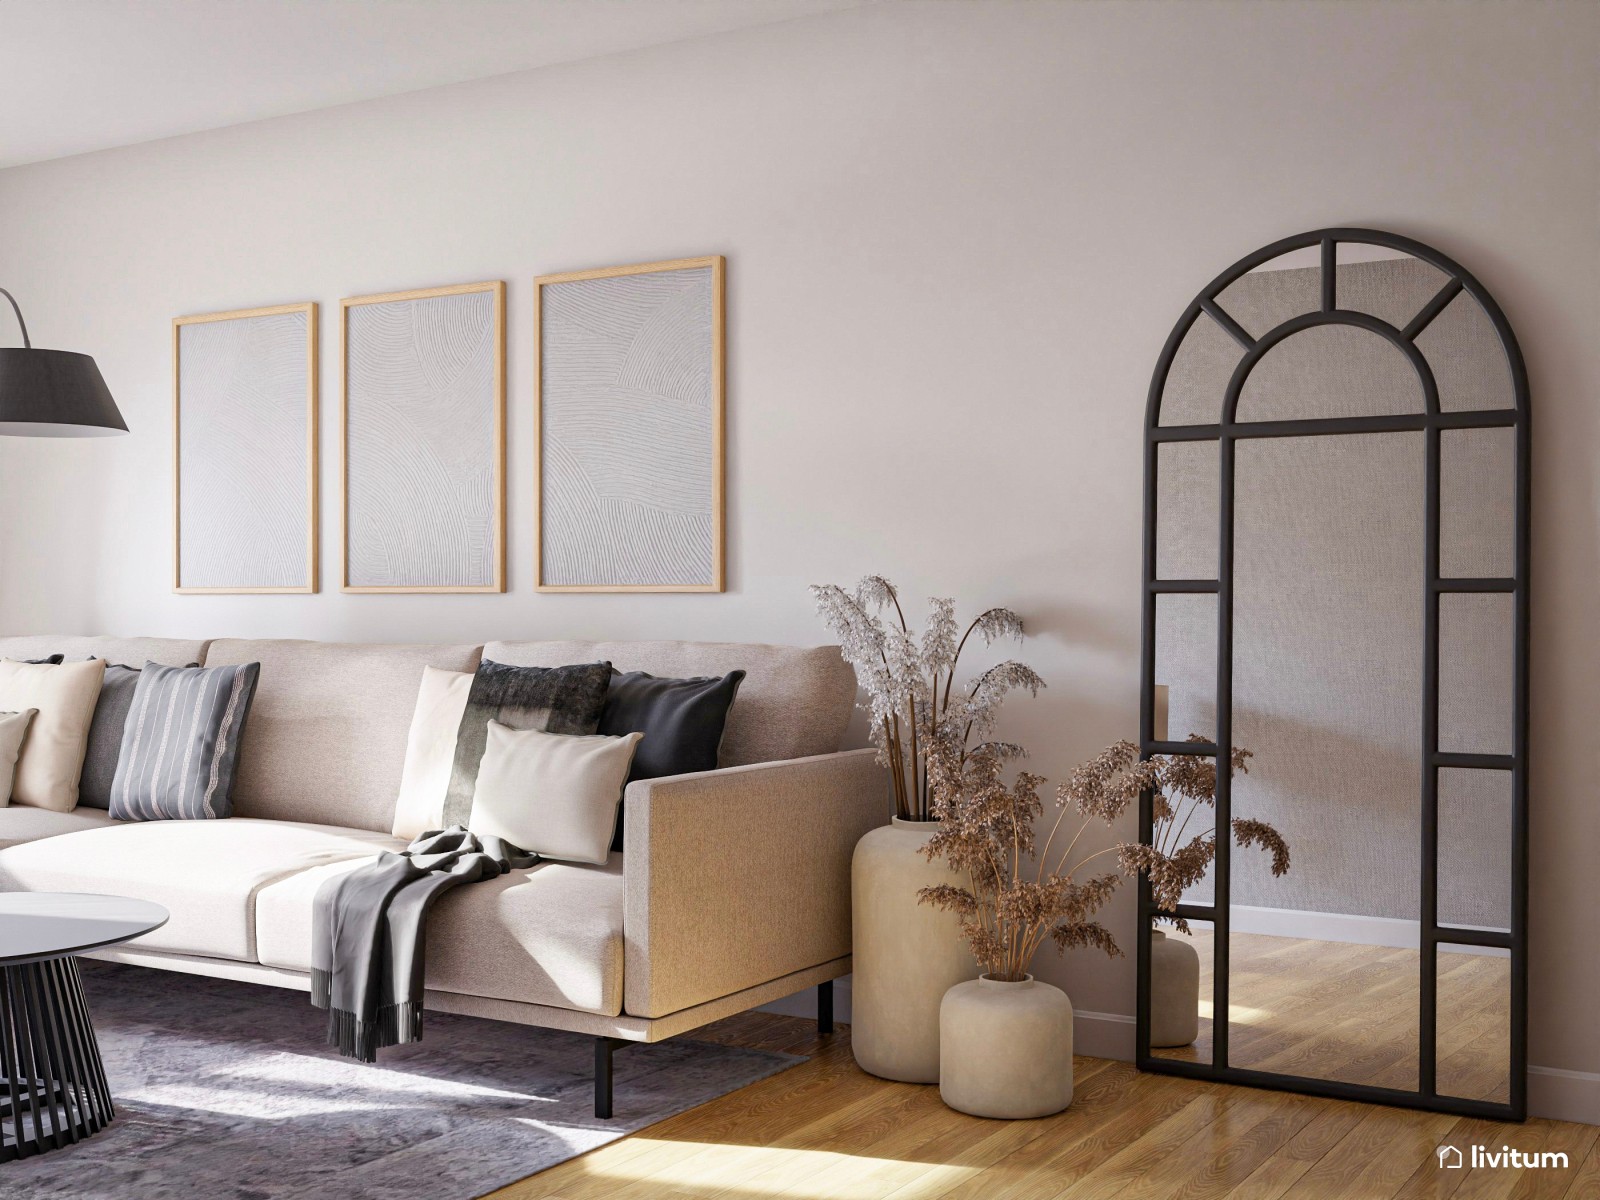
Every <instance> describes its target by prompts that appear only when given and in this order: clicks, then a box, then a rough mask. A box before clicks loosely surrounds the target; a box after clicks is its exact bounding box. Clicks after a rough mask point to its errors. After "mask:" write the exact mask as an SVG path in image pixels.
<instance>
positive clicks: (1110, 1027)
mask: <svg viewBox="0 0 1600 1200" xmlns="http://www.w3.org/2000/svg"><path fill="white" fill-rule="evenodd" d="M759 1011H761V1012H771V1013H782V1014H783V1015H784V1016H786V1017H806V1018H808V1019H811V1018H815V1017H816V1015H817V992H816V989H815V988H807V989H806V990H805V991H803V992H796V993H795V994H794V995H792V996H785V997H784V998H783V999H782V1000H774V1001H773V1002H772V1003H771V1004H763V1005H762V1006H761V1008H760V1010H759ZM833 1018H834V1020H836V1021H838V1022H839V1023H840V1024H841V1025H848V1024H849V1023H850V976H848V975H846V976H844V977H843V978H840V979H835V980H834V981H833ZM1072 1049H1073V1051H1074V1053H1077V1054H1088V1055H1091V1056H1093V1057H1095V1058H1119V1059H1122V1060H1123V1061H1125V1062H1131V1061H1132V1059H1133V1018H1132V1017H1125V1016H1123V1015H1122V1014H1121V1013H1102V1012H1079V1013H1077V1014H1075V1020H1074V1021H1073V1031H1072Z"/></svg>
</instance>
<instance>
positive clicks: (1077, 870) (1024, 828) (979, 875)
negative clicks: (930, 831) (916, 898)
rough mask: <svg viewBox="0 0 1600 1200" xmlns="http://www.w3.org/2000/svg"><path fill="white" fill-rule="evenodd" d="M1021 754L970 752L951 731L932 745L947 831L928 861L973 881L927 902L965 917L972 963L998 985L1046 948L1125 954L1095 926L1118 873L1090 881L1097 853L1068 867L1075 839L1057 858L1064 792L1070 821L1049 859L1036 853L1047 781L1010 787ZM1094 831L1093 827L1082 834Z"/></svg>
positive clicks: (981, 748)
mask: <svg viewBox="0 0 1600 1200" xmlns="http://www.w3.org/2000/svg"><path fill="white" fill-rule="evenodd" d="M1021 753H1022V751H1021V749H1020V748H1019V747H1017V746H1013V745H1009V744H1007V743H1003V742H984V743H982V744H980V745H977V746H974V747H972V748H971V749H965V748H964V741H963V740H961V739H960V738H958V737H956V736H951V735H950V734H949V733H946V734H945V735H942V736H939V735H936V736H935V737H934V738H933V739H932V740H931V741H930V742H929V743H928V745H927V763H928V782H929V793H930V795H931V797H932V809H933V813H934V815H935V816H936V817H937V818H938V819H939V822H940V825H939V830H938V832H937V833H935V834H934V835H933V837H932V838H930V839H929V842H928V845H927V848H926V849H925V851H924V853H926V854H927V855H928V857H929V858H942V859H944V860H945V861H946V862H948V863H949V864H950V866H951V867H952V868H954V869H955V870H956V871H958V872H960V873H962V874H964V875H965V876H966V877H967V881H968V882H967V886H966V887H960V886H958V885H955V884H941V885H939V886H937V887H930V888H924V889H923V890H922V894H921V899H922V901H923V903H925V904H932V905H934V906H935V907H937V908H942V909H946V910H948V911H950V912H953V913H955V914H956V915H957V917H958V918H959V919H960V922H961V931H962V933H963V934H964V935H965V936H966V939H967V943H968V945H970V946H971V947H972V953H973V957H975V958H976V959H977V960H978V963H979V965H980V966H981V967H982V968H983V970H984V972H985V974H988V975H992V976H994V977H995V978H997V979H1021V978H1022V977H1023V976H1024V975H1026V974H1027V971H1028V965H1029V964H1030V963H1031V962H1032V961H1033V957H1034V955H1035V954H1037V953H1038V951H1039V950H1040V948H1041V947H1042V946H1043V945H1044V943H1045V942H1046V941H1047V940H1048V941H1051V942H1054V943H1055V946H1056V949H1057V950H1058V951H1065V950H1068V949H1075V948H1079V947H1092V948H1095V949H1098V950H1103V951H1104V952H1105V953H1106V954H1108V955H1112V956H1117V955H1120V954H1121V953H1122V951H1121V950H1120V949H1119V948H1118V946H1117V943H1116V939H1115V938H1113V937H1112V936H1111V932H1110V930H1108V929H1106V928H1105V926H1104V925H1102V924H1100V923H1099V922H1098V921H1096V920H1095V919H1094V917H1095V914H1096V913H1098V912H1099V911H1100V909H1101V908H1102V907H1104V905H1105V903H1106V901H1108V900H1109V899H1110V898H1111V895H1112V893H1113V892H1115V891H1116V888H1117V884H1118V883H1120V882H1121V876H1119V875H1118V874H1117V873H1116V872H1115V871H1111V872H1107V873H1104V874H1101V875H1095V876H1087V877H1086V876H1084V874H1083V868H1084V866H1085V864H1086V863H1088V862H1089V860H1090V859H1093V858H1096V857H1098V855H1094V854H1091V855H1087V856H1086V857H1085V858H1083V859H1082V860H1081V861H1079V862H1077V863H1074V864H1072V865H1071V866H1070V867H1069V866H1068V865H1067V860H1068V859H1069V858H1070V856H1071V853H1072V850H1073V849H1074V848H1075V847H1076V845H1077V841H1078V837H1076V836H1075V837H1074V838H1073V839H1072V842H1071V843H1070V844H1069V845H1068V846H1067V848H1066V849H1065V850H1063V851H1062V852H1061V854H1060V855H1059V856H1057V857H1056V858H1055V859H1053V860H1052V859H1051V858H1050V853H1049V852H1050V845H1051V841H1053V839H1054V837H1055V832H1056V829H1057V828H1059V826H1060V824H1061V818H1062V817H1063V816H1065V815H1066V813H1067V812H1068V811H1069V810H1068V808H1067V807H1066V804H1065V801H1064V800H1063V799H1062V798H1061V796H1060V795H1059V794H1058V796H1057V799H1056V804H1057V806H1058V807H1060V808H1061V813H1060V814H1059V815H1058V816H1057V819H1056V822H1055V827H1054V828H1052V830H1051V833H1050V838H1049V839H1047V840H1046V842H1045V846H1044V848H1043V851H1042V852H1036V837H1035V832H1034V822H1035V821H1036V820H1037V819H1038V817H1039V816H1040V815H1041V814H1042V812H1043V810H1044V802H1043V801H1042V800H1041V799H1040V796H1039V789H1040V787H1041V786H1042V785H1043V784H1044V782H1045V780H1044V779H1043V777H1042V776H1039V775H1035V774H1033V773H1032V772H1029V771H1021V772H1018V774H1017V775H1016V777H1015V778H1014V779H1013V780H1012V781H1011V782H1010V783H1009V784H1007V783H1006V781H1005V772H1006V765H1007V763H1008V762H1010V761H1011V760H1012V759H1015V758H1018V757H1020V755H1021ZM1089 823H1090V822H1089V821H1088V820H1087V819H1085V820H1084V822H1083V823H1082V826H1081V827H1080V828H1079V831H1078V836H1081V835H1082V832H1083V829H1084V828H1087V827H1088V825H1089ZM1110 852H1111V851H1104V850H1103V851H1101V852H1100V853H1101V854H1105V853H1110Z"/></svg>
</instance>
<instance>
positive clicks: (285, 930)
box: [0, 636, 889, 1115]
mask: <svg viewBox="0 0 1600 1200" xmlns="http://www.w3.org/2000/svg"><path fill="white" fill-rule="evenodd" d="M58 652H59V653H62V654H65V655H66V656H67V658H68V659H73V658H84V657H89V656H96V657H101V658H105V659H107V660H108V661H110V662H122V663H128V664H132V665H142V664H143V663H144V662H145V661H146V660H151V661H155V662H160V663H169V664H175V665H181V664H185V663H192V662H199V663H203V664H206V665H216V664H222V663H243V662H260V663H261V679H260V684H259V686H258V689H257V693H256V699H255V703H254V706H253V708H252V709H251V713H250V717H249V722H248V724H247V726H246V730H245V735H244V741H243V745H242V747H241V751H240V760H239V773H238V777H237V779H236V782H235V786H234V816H233V817H232V818H230V819H228V820H224V821H164V822H119V821H113V820H111V819H110V817H109V816H107V815H106V814H105V813H104V812H101V811H99V810H95V809H86V808H79V809H77V810H76V811H74V812H70V813H55V812H46V811H44V810H41V809H36V808H25V807H21V806H17V805H12V806H10V807H6V808H0V890H9V891H14V890H30V891H77V892H99V893H108V894H114V895H124V896H137V897H140V898H143V899H147V900H153V901H156V902H157V903H159V904H162V905H165V906H166V907H167V908H168V909H169V910H170V911H171V914H172V918H171V920H170V921H169V922H168V923H167V924H166V925H165V926H164V927H163V928H161V929H159V930H156V931H155V932H154V933H151V934H149V935H147V936H145V937H144V938H141V939H140V940H139V941H137V942H135V943H132V944H130V945H127V946H123V947H116V948H112V949H107V950H103V951H97V952H95V953H94V957H98V958H104V959H110V960H113V961H117V962H125V963H136V964H139V965H142V966H150V967H160V968H164V969H166V970H171V971H180V972H188V973H192V974H200V975H214V976H220V977H223V978H227V979H236V980H246V981H250V982H256V983H265V984H272V985H275V986H278V987H287V988H296V989H299V990H302V991H304V990H307V989H308V986H309V985H308V971H309V967H310V940H311V907H312V898H313V897H314V895H315V894H316V890H317V888H318V887H319V886H320V885H321V884H322V883H323V882H325V881H326V880H328V879H329V878H332V877H334V876H336V875H338V874H340V873H341V872H345V871H349V870H352V869H354V868H355V867H357V866H359V865H360V864H361V863H363V862H365V861H368V860H370V858H371V857H372V856H373V855H374V854H376V853H378V852H379V851H382V850H397V849H400V848H402V847H403V845H404V843H403V842H402V841H401V840H400V839H397V838H395V837H393V836H391V835H390V832H389V831H390V828H391V823H392V819H393V810H394V804H395V797H396V794H397V792H398V788H399V783H400V774H401V767H402V763H403V760H404V756H405V746H406V735H407V730H408V728H409V724H410V720H411V712H412V707H413V703H414V701H415V698H416V693H417V685H418V683H419V681H420V680H421V677H422V669H423V667H424V666H434V667H440V668H445V669H449V670H457V671H470V670H472V669H474V668H475V667H476V666H477V664H478V662H479V660H480V659H481V658H489V659H493V660H495V661H497V662H504V663H513V664H518V665H532V666H556V665H560V664H563V663H573V662H594V661H597V660H600V659H607V660H610V661H611V662H612V663H613V665H615V666H616V667H617V669H619V670H624V671H627V670H642V671H649V672H651V673H652V674H655V675H662V676H686V675H720V674H724V673H726V672H728V671H731V670H733V669H735V668H743V669H744V670H745V671H746V672H747V673H748V674H747V677H746V679H745V682H744V684H743V686H742V687H741V689H740V692H739V697H738V700H737V701H736V703H735V704H734V707H733V709H732V711H731V713H730V716H729V721H728V727H727V731H726V735H725V737H724V740H723V752H722V759H723V766H722V768H721V769H719V770H716V771H708V772H703V773H700V774H694V775H680V776H674V777H672V778H667V779H653V780H646V781H641V782H638V783H634V784H632V785H631V786H629V788H628V789H627V793H626V795H625V797H624V810H625V822H626V832H625V849H624V852H623V853H621V854H615V853H613V854H612V855H611V856H610V861H608V862H607V863H606V865H605V866H603V867H597V866H577V865H571V864H566V863H555V862H550V863H539V864H537V865H535V866H534V867H533V868H532V869H530V870H526V871H515V872H512V873H511V874H509V875H505V876H502V877H500V878H499V879H496V880H493V881H491V882H486V883H480V884H475V885H472V886H469V887H462V888H457V889H455V890H453V891H451V892H449V893H447V894H446V895H445V896H443V897H442V898H441V899H440V901H439V903H438V906H437V908H436V909H435V911H434V912H433V914H432V916H431V917H430V919H429V922H428V942H427V955H428V959H427V962H428V965H427V986H428V993H427V1004H428V1007H429V1008H430V1009H431V1010H433V1011H440V1012H456V1013H466V1014H470V1015H473V1016H481V1017H492V1018H495V1019H498V1020H503V1021H514V1022H519V1023H522V1024H526V1025H537V1026H543V1027H547V1028H552V1029H564V1030H573V1031H577V1032H580V1033H586V1034H592V1035H594V1036H595V1037H596V1038H598V1039H599V1041H598V1042H597V1044H596V1048H597V1055H596V1105H597V1112H599V1113H600V1114H601V1115H609V1111H610V1104H609V1100H610V1054H611V1051H612V1049H614V1048H615V1047H617V1046H619V1045H623V1044H626V1043H628V1042H653V1041H658V1040H660V1039H662V1038H666V1037H671V1036H673V1035H674V1034H678V1033H682V1032H684V1031H686V1030H690V1029H694V1028H695V1027H697V1026H700V1025H704V1024H705V1023H707V1022H709V1021H714V1020H716V1019H718V1018H720V1017H724V1016H727V1015H729V1014H731V1013H735V1012H740V1011H742V1010H745V1009H748V1008H753V1007H755V1006H757V1005H760V1004H763V1003H766V1002H767V1001H770V1000H776V999H778V998H780V997H783V996H787V995H790V994H792V993H794V992H797V991H800V990H802V989H804V988H807V987H812V986H821V985H827V984H829V982H830V981H831V980H833V979H835V978H836V977H838V976H840V975H843V974H845V973H846V972H848V971H849V969H850V882H849V875H850V855H851V851H852V848H853V847H854V845H855V843H856V840H857V839H858V838H860V837H861V835H862V834H863V833H865V832H866V831H867V830H868V829H871V828H873V827H875V826H877V825H881V824H885V823H886V822H887V821H888V818H889V807H888V804H889V802H888V792H887V788H886V784H885V778H884V774H883V772H882V770H881V768H879V767H878V766H877V765H876V764H875V763H874V761H873V752H872V751H870V750H855V751H848V752H844V753H839V752H838V747H839V744H840V741H841V739H842V737H843V735H844V730H845V726H846V724H847V722H848V720H849V717H850V711H851V706H852V703H853V699H854V694H855V680H854V676H853V675H852V673H851V671H850V669H849V668H848V667H847V666H846V665H845V664H844V663H843V662H842V661H841V660H840V658H839V653H838V650H837V649H836V648H833V647H819V648H815V649H802V648H797V647H787V646H759V645H740V644H722V643H715V644H714V643H688V642H632V643H629V642H615V643H608V642H494V643H490V644H488V645H486V646H434V645H410V646H392V645H359V644H337V643H323V642H307V641H250V640H235V639H222V640H217V641H209V642H201V641H183V640H171V639H156V638H107V637H52V636H34V637H12V638H0V657H6V658H36V657H40V656H42V655H44V654H50V653H58ZM827 999H828V997H827V996H825V994H824V992H823V991H819V1005H821V1006H822V1007H821V1008H819V1012H820V1011H822V1008H825V1007H826V1005H825V1004H823V1002H824V1001H825V1000H827Z"/></svg>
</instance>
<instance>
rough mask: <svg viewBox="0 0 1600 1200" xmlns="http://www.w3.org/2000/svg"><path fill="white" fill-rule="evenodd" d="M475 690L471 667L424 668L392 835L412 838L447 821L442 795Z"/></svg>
mask: <svg viewBox="0 0 1600 1200" xmlns="http://www.w3.org/2000/svg"><path fill="white" fill-rule="evenodd" d="M471 691H472V672H471V671H441V670H440V669H439V668H438V667H423V668H422V686H421V687H420V688H418V689H417V706H416V708H414V709H413V710H412V712H411V732H410V734H409V735H408V736H407V737H406V765H405V767H404V769H403V770H402V771H401V773H400V795H399V798H398V799H397V800H396V801H395V806H394V829H393V833H394V836H395V837H397V838H405V839H406V841H408V842H409V841H411V840H412V839H413V838H417V837H420V836H421V835H422V834H423V833H426V832H427V831H428V830H430V829H438V828H440V827H441V826H442V825H443V823H444V796H445V793H446V792H447V791H449V790H450V770H451V767H452V766H453V765H454V764H455V759H456V731H457V730H458V729H460V728H461V714H462V713H463V712H465V711H466V707H467V696H468V694H469V693H470V692H471Z"/></svg>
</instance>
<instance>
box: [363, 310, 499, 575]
mask: <svg viewBox="0 0 1600 1200" xmlns="http://www.w3.org/2000/svg"><path fill="white" fill-rule="evenodd" d="M498 298H499V289H498V288H497V287H496V288H494V289H493V290H487V289H486V290H480V291H468V292H459V293H455V294H450V295H431V296H420V297H414V298H395V299H388V300H384V301H381V302H375V303H364V302H357V303H350V302H347V304H348V307H347V308H346V309H345V372H346V375H345V439H346V441H345V515H346V522H347V526H346V534H345V586H346V587H349V588H380V589H396V590H411V589H427V588H439V589H460V590H495V589H498V588H499V586H500V572H499V562H500V557H499V555H500V550H499V539H500V536H501V534H500V530H499V528H498V524H499V511H500V510H499V503H498V496H499V493H500V484H499V470H500V461H501V450H500V428H499V426H500V406H501V397H500V376H501V370H500V356H501V354H502V352H503V347H502V344H501V337H500V330H501V324H500V317H499V304H498Z"/></svg>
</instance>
